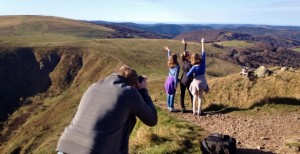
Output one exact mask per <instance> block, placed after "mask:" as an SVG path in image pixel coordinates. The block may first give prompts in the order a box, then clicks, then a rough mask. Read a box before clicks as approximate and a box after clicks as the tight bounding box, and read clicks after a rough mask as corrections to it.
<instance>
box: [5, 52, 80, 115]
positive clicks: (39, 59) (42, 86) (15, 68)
mask: <svg viewBox="0 0 300 154" xmlns="http://www.w3.org/2000/svg"><path fill="white" fill-rule="evenodd" d="M62 50H76V49H61V48H53V49H47V48H0V121H4V120H6V119H7V117H8V116H9V114H11V113H12V112H13V111H15V110H16V109H17V108H19V107H20V106H22V105H23V103H25V102H26V98H27V97H30V96H34V95H36V94H38V93H43V92H45V91H47V90H48V88H49V87H50V86H51V85H53V82H57V83H58V84H59V85H60V88H61V89H66V88H67V87H68V86H69V85H70V84H71V83H72V81H73V79H74V78H75V76H76V74H77V72H78V70H79V69H80V68H81V67H82V58H81V57H82V55H81V54H80V52H76V53H68V52H62ZM57 65H65V67H64V69H63V70H62V71H61V72H60V73H65V75H62V77H63V78H59V81H54V80H53V79H54V78H56V76H55V75H54V76H53V75H52V76H50V73H52V72H53V70H54V69H55V68H56V67H57ZM27 103H28V102H27Z"/></svg>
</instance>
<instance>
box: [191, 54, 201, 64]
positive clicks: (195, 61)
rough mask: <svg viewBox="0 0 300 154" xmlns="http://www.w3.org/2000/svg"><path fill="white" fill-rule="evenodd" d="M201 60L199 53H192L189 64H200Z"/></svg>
mask: <svg viewBox="0 0 300 154" xmlns="http://www.w3.org/2000/svg"><path fill="white" fill-rule="evenodd" d="M201 60H202V57H201V56H200V54H198V53H193V54H192V56H191V64H192V65H197V64H200V62H201Z"/></svg>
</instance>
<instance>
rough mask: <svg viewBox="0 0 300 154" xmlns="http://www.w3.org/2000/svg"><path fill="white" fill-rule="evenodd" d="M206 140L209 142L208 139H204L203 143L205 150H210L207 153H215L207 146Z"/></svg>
mask: <svg viewBox="0 0 300 154" xmlns="http://www.w3.org/2000/svg"><path fill="white" fill-rule="evenodd" d="M206 140H207V139H206V138H205V139H204V143H203V146H204V148H205V149H207V150H208V151H207V152H214V151H213V150H212V149H211V148H210V147H209V146H207V142H206Z"/></svg>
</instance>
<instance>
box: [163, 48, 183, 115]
mask: <svg viewBox="0 0 300 154" xmlns="http://www.w3.org/2000/svg"><path fill="white" fill-rule="evenodd" d="M164 48H165V49H166V50H167V52H168V68H169V75H168V78H167V80H166V82H165V91H166V93H167V106H168V110H169V112H174V111H175V109H174V99H175V92H176V87H177V84H178V74H179V70H180V66H179V64H178V60H177V55H176V54H174V53H171V51H170V49H169V47H167V46H165V47H164Z"/></svg>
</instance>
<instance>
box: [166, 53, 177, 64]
mask: <svg viewBox="0 0 300 154" xmlns="http://www.w3.org/2000/svg"><path fill="white" fill-rule="evenodd" d="M176 65H179V64H178V60H177V55H176V54H175V53H173V54H172V55H171V56H170V57H169V59H168V67H169V68H173V67H174V66H176Z"/></svg>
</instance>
